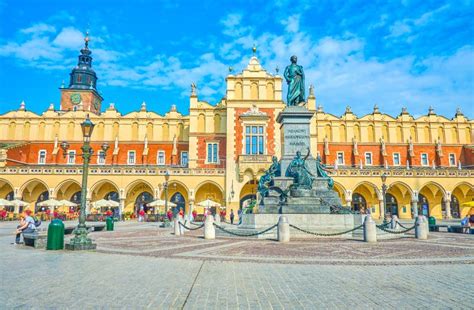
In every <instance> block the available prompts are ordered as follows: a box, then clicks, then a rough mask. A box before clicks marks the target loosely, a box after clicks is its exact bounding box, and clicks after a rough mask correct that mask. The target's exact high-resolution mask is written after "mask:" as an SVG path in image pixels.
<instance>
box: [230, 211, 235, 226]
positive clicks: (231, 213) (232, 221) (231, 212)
mask: <svg viewBox="0 0 474 310" xmlns="http://www.w3.org/2000/svg"><path fill="white" fill-rule="evenodd" d="M229 216H230V223H231V224H234V216H235V215H234V210H233V209H230V215H229Z"/></svg>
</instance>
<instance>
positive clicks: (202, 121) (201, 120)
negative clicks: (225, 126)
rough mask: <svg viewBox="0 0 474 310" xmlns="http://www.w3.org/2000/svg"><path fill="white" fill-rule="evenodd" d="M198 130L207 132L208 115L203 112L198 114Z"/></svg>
mask: <svg viewBox="0 0 474 310" xmlns="http://www.w3.org/2000/svg"><path fill="white" fill-rule="evenodd" d="M197 131H198V132H206V116H205V115H204V114H203V113H201V114H199V116H198V130H197Z"/></svg>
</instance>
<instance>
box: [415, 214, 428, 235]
mask: <svg viewBox="0 0 474 310" xmlns="http://www.w3.org/2000/svg"><path fill="white" fill-rule="evenodd" d="M426 226H427V225H426V220H425V217H424V216H422V215H418V217H417V218H416V222H415V237H416V239H420V240H426V239H428V228H427V227H426Z"/></svg>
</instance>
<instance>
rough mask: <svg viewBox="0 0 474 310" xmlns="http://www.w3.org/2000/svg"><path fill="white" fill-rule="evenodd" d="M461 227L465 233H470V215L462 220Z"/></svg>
mask: <svg viewBox="0 0 474 310" xmlns="http://www.w3.org/2000/svg"><path fill="white" fill-rule="evenodd" d="M461 226H462V227H463V233H466V234H468V233H469V227H470V225H469V215H467V214H466V216H465V217H464V218H463V219H462V220H461Z"/></svg>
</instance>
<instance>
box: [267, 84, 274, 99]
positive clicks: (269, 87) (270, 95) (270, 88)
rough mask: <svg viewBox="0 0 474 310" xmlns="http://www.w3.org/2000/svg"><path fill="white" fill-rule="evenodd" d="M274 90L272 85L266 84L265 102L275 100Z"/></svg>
mask: <svg viewBox="0 0 474 310" xmlns="http://www.w3.org/2000/svg"><path fill="white" fill-rule="evenodd" d="M274 93H275V88H274V87H273V83H267V100H273V99H275V95H274Z"/></svg>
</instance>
